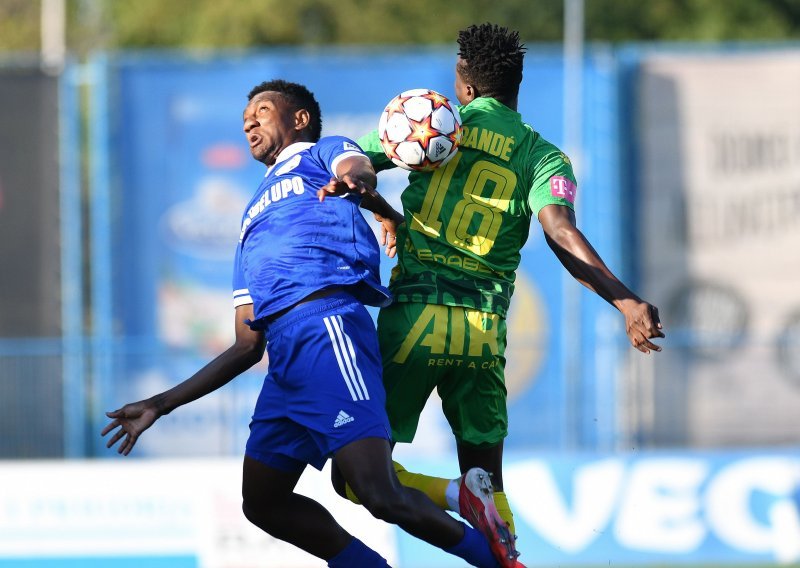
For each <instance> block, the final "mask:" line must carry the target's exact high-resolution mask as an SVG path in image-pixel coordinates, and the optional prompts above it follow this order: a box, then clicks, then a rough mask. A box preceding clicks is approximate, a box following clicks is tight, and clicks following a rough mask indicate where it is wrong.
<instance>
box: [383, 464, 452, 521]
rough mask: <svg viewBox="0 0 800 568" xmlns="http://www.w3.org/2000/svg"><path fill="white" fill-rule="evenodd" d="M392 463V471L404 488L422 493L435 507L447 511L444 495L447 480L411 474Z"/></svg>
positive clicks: (448, 481)
mask: <svg viewBox="0 0 800 568" xmlns="http://www.w3.org/2000/svg"><path fill="white" fill-rule="evenodd" d="M393 463H394V470H395V471H396V472H397V479H399V480H400V483H402V484H403V485H404V486H406V487H411V488H412V489H417V490H419V491H422V492H423V493H424V494H425V495H427V496H428V497H429V498H430V500H431V501H433V502H434V503H436V505H438V506H439V507H440V508H442V509H445V510H447V499H445V496H444V494H445V491H446V490H447V485H448V484H449V483H450V480H449V479H444V478H443V477H432V476H430V475H423V474H422V473H412V472H410V471H406V468H404V467H403V466H402V465H400V464H399V463H397V462H393Z"/></svg>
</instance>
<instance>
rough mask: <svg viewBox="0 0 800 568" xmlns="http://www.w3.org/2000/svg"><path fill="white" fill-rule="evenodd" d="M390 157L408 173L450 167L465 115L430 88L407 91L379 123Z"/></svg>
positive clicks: (384, 113)
mask: <svg viewBox="0 0 800 568" xmlns="http://www.w3.org/2000/svg"><path fill="white" fill-rule="evenodd" d="M378 136H379V137H380V140H381V146H383V151H384V152H385V153H386V156H388V157H389V159H391V160H392V162H394V163H395V164H396V165H398V166H400V167H401V168H405V169H407V170H414V171H426V170H432V169H434V168H438V167H439V166H441V165H443V164H446V163H447V162H448V161H449V160H450V159H451V158H452V157H453V156H454V155H455V154H456V152H457V151H458V143H459V141H460V140H461V115H459V114H458V109H457V108H456V106H455V105H454V104H453V103H451V102H450V100H449V99H448V98H447V97H445V96H444V95H441V94H439V93H437V92H436V91H431V90H430V89H412V90H410V91H403V92H402V93H400V94H399V95H397V96H396V97H395V98H393V99H392V100H391V101H389V104H388V105H386V108H385V109H384V111H383V114H381V119H380V121H379V122H378Z"/></svg>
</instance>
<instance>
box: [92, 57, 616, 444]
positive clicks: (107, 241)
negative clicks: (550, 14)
mask: <svg viewBox="0 0 800 568" xmlns="http://www.w3.org/2000/svg"><path fill="white" fill-rule="evenodd" d="M454 58H455V55H454V53H450V52H442V51H436V50H407V51H403V50H401V51H378V52H376V53H371V54H366V53H363V52H352V51H347V50H339V51H337V50H330V51H326V52H325V53H322V52H319V53H315V52H311V53H305V52H301V51H287V52H282V51H276V52H272V53H267V54H249V55H247V56H237V57H224V56H220V57H217V58H209V59H203V60H198V59H192V58H189V57H188V56H174V57H170V56H166V55H163V54H162V55H157V56H156V55H141V56H137V55H124V56H122V55H118V56H114V57H111V58H104V57H98V58H97V59H96V60H95V61H94V62H93V63H92V64H91V68H92V70H93V72H92V76H93V77H94V81H95V84H94V92H95V93H96V94H95V96H93V98H92V100H93V105H92V109H91V117H92V118H91V120H90V123H91V124H92V127H93V129H94V132H95V134H94V135H93V136H92V141H93V147H92V156H93V159H94V161H95V163H97V164H100V166H101V167H98V168H95V169H94V170H93V175H92V179H91V180H90V183H91V186H92V203H91V210H92V218H93V219H94V223H93V229H92V233H93V250H92V258H91V262H90V266H91V267H92V271H93V274H94V275H95V276H94V278H93V286H92V293H93V298H92V306H93V321H94V322H96V325H95V326H94V328H93V329H94V333H95V337H94V340H93V345H94V346H95V349H96V351H95V357H94V363H93V372H94V376H95V377H96V380H95V382H94V386H95V392H94V394H93V397H92V398H93V400H95V401H97V403H98V406H97V412H96V414H95V415H94V416H93V417H92V418H93V420H94V421H95V422H94V423H93V427H92V429H93V431H94V432H96V431H97V430H98V428H99V426H100V423H101V422H102V420H103V417H102V414H101V412H100V411H101V410H107V409H112V408H116V407H118V406H120V405H121V404H123V403H125V402H128V401H131V400H138V399H140V398H144V397H148V396H151V395H153V394H155V393H156V392H159V391H161V390H164V389H166V388H169V387H170V386H172V385H174V384H176V383H177V382H179V381H181V380H183V379H185V378H187V377H189V376H190V375H191V374H192V373H194V372H195V371H196V370H197V369H199V368H200V367H201V366H202V365H204V364H205V363H206V362H207V361H209V360H210V359H211V358H213V357H215V356H216V355H217V354H218V353H220V352H221V351H222V350H224V349H226V348H227V347H228V346H229V345H230V342H231V341H232V339H233V322H234V312H233V308H232V306H233V304H232V301H231V288H230V281H231V267H232V258H233V253H234V249H235V245H236V242H237V237H238V232H239V224H240V219H241V214H242V209H243V207H244V206H245V204H246V203H247V201H248V199H249V197H250V195H251V192H252V191H254V190H255V188H256V187H257V185H258V183H259V180H260V178H261V177H262V176H263V172H264V169H263V166H261V165H260V164H259V163H257V162H255V161H254V160H253V159H252V158H251V156H250V154H249V151H248V147H247V144H246V141H245V138H244V135H243V133H242V118H241V117H242V111H243V109H244V106H245V104H246V101H247V98H246V95H247V93H248V92H249V91H250V89H251V88H252V87H253V86H254V85H256V84H258V83H260V82H261V81H264V80H268V79H273V78H283V79H287V80H292V81H297V82H301V83H304V84H306V85H307V86H308V87H309V88H310V89H311V90H312V91H313V92H314V93H315V95H316V96H317V98H318V100H319V102H320V105H321V107H322V115H323V134H334V133H335V134H342V135H345V136H350V137H352V138H357V137H359V136H361V135H362V134H365V133H367V132H368V131H370V130H372V129H374V128H376V127H377V123H378V118H379V116H380V114H381V112H382V110H383V108H384V106H385V105H386V103H387V102H388V101H389V100H390V99H391V98H392V97H393V96H395V95H396V94H397V93H399V92H401V91H403V90H407V89H409V88H414V87H426V88H432V89H436V90H438V91H440V92H442V93H444V94H446V95H449V96H451V97H453V93H452V90H453V89H452V85H453V82H454V75H453V73H454V61H455V59H454ZM614 72H615V71H614V68H613V66H610V65H609V64H608V60H606V59H601V60H599V61H595V60H593V59H591V60H590V61H589V62H588V63H587V67H586V74H587V77H588V81H587V82H586V83H588V85H587V88H588V89H591V92H592V93H593V97H594V99H593V100H594V102H595V104H596V105H601V106H602V105H606V108H605V109H604V110H605V111H606V112H602V113H594V112H589V111H587V118H586V121H585V123H586V126H585V128H586V129H587V131H588V132H589V134H591V135H590V136H587V139H589V140H591V141H593V142H592V143H593V144H595V143H596V144H598V146H599V145H601V143H602V148H598V150H597V152H592V155H594V156H598V159H597V163H595V164H594V165H593V167H592V168H589V167H586V168H584V170H585V173H584V174H580V177H579V179H580V180H581V181H580V183H581V184H585V185H586V187H587V188H591V189H587V191H586V197H585V205H584V206H583V207H584V211H585V214H583V217H582V226H583V227H584V230H585V231H586V232H587V234H590V235H592V237H593V242H594V244H595V246H596V247H597V248H598V249H600V250H601V252H603V253H604V254H605V255H606V257H607V260H608V261H609V263H611V264H612V265H614V264H617V263H616V262H615V260H616V254H617V248H618V243H617V239H618V231H617V230H616V229H615V227H617V226H618V224H619V219H618V218H617V215H618V212H617V211H616V210H615V209H614V206H613V205H612V204H614V203H617V202H618V200H617V199H615V198H614V195H615V192H616V191H618V188H617V186H615V185H614V184H613V183H612V179H613V175H614V174H613V172H614V171H615V170H616V168H615V162H614V156H613V155H608V151H607V147H608V144H607V140H606V138H604V137H603V136H602V135H601V133H608V132H609V131H610V129H613V124H614V122H615V118H616V116H615V115H614V113H613V112H612V107H613V105H612V101H613V100H614V97H613V93H614V89H615V88H616V83H615V81H614V79H615V75H614ZM561 73H562V70H561V59H560V55H552V54H538V53H531V54H530V57H528V58H527V67H526V76H528V75H527V74H530V76H531V77H533V78H534V79H533V81H536V82H542V83H544V84H547V85H550V86H556V87H554V88H552V89H551V88H548V89H545V90H541V89H534V88H529V89H523V95H522V97H521V100H520V111H521V113H522V115H523V116H524V117H525V118H526V119H527V120H528V121H529V122H531V123H532V124H533V125H534V127H535V128H536V129H537V130H539V131H540V132H541V133H542V134H543V135H544V136H545V137H547V138H548V139H550V140H552V141H553V142H555V143H560V140H559V137H560V134H561V105H562V103H561V98H562V97H561V95H560V92H559V89H560V87H559V86H560V85H561V84H562V80H561ZM117 109H125V112H117ZM604 149H605V150H604ZM404 180H405V174H404V173H403V172H402V171H394V172H390V173H385V174H381V175H380V178H379V184H380V187H379V189H380V191H381V192H382V193H383V194H384V195H386V196H387V198H388V199H389V200H390V201H391V202H393V203H395V204H396V206H398V207H399V195H400V192H401V191H402V189H403V188H404ZM370 219H371V216H370ZM376 230H377V226H376ZM392 265H393V261H390V260H389V259H387V258H385V257H384V265H383V266H382V272H383V279H384V281H388V276H389V271H390V269H391V267H392ZM565 279H569V283H568V284H567V285H565ZM583 295H586V292H585V291H583V290H582V289H581V287H580V286H579V285H578V284H576V283H574V282H572V280H571V277H569V276H568V275H567V274H566V272H565V271H564V269H563V268H561V266H560V264H559V263H558V262H557V260H556V259H555V257H554V255H553V254H552V252H551V251H550V249H549V248H548V247H547V245H546V244H545V242H544V239H543V238H542V236H541V230H540V228H539V226H538V223H537V222H536V220H533V225H532V228H531V237H530V240H529V242H528V243H527V245H526V248H525V250H524V252H523V262H522V266H521V268H520V270H519V277H518V281H517V289H516V292H515V295H514V298H513V301H512V312H511V315H510V316H509V321H508V329H509V348H508V350H507V358H508V361H509V363H508V366H507V373H508V384H509V393H510V400H511V408H510V414H511V417H510V419H511V424H512V434H511V437H510V438H509V441H508V447H511V448H513V447H540V448H558V447H564V446H565V445H569V446H571V447H588V448H595V447H597V445H598V444H601V445H602V444H605V445H606V446H610V445H612V444H613V440H614V436H615V435H616V433H617V432H616V425H617V424H616V417H615V412H616V405H615V400H614V396H615V385H616V381H617V378H618V373H619V367H620V357H619V355H618V354H617V352H616V351H615V347H614V346H615V345H617V344H618V343H619V341H620V340H621V339H623V340H624V331H623V329H622V325H621V324H622V322H621V320H619V321H618V319H617V318H618V316H617V315H616V312H615V311H614V310H613V309H612V308H610V307H608V306H607V305H605V304H604V303H603V302H602V301H599V300H598V301H596V302H594V301H588V302H586V305H585V306H584V308H583V313H582V315H583V317H584V318H585V320H586V322H588V323H589V325H588V327H587V328H586V329H585V330H584V332H583V336H581V331H580V329H583V328H580V327H579V326H580V323H581V322H580V321H577V320H576V321H572V322H571V323H570V325H569V326H566V327H565V324H564V322H563V320H564V312H565V303H564V301H565V298H566V297H568V296H571V297H573V298H581V297H583ZM598 314H602V317H598ZM566 333H569V335H571V336H572V337H568V336H566V335H565V334H566ZM265 373H266V361H265V362H264V363H262V364H261V365H259V366H258V367H257V368H256V369H254V370H252V371H250V372H249V373H247V374H246V375H245V376H244V377H241V378H240V379H238V380H236V381H234V382H233V383H232V384H231V385H229V386H227V387H226V388H225V389H224V390H223V391H222V392H220V393H218V394H215V395H214V396H212V397H207V398H206V399H204V400H202V401H199V402H196V403H194V404H192V405H189V406H188V407H186V408H182V409H181V410H180V411H179V412H175V413H173V414H172V415H170V416H169V417H166V418H164V419H163V423H164V424H163V426H161V431H160V433H159V435H157V436H151V437H146V440H144V441H143V444H142V453H143V454H145V455H150V456H174V455H220V454H223V455H224V454H237V453H239V452H240V451H241V450H242V448H243V446H244V440H245V439H246V436H247V433H248V431H247V424H248V422H249V418H250V414H251V412H252V407H253V405H254V403H255V400H256V397H257V393H258V390H259V389H260V387H261V380H262V378H263V376H264V374H265ZM565 375H569V376H570V377H571V380H570V381H565V380H564V377H565ZM436 404H437V401H436V400H433V401H432V408H431V410H430V411H429V412H426V419H425V420H424V421H423V426H422V429H421V431H420V433H419V435H418V439H419V440H420V444H419V445H418V446H417V449H418V451H421V452H430V453H433V454H440V453H441V452H443V451H450V450H451V449H452V441H451V438H452V436H451V434H450V432H449V427H448V426H447V425H446V423H445V422H444V419H443V417H442V413H441V410H438V409H436ZM96 440H97V448H96V452H97V453H98V454H100V453H102V454H106V452H105V450H104V449H103V448H102V447H101V441H100V440H99V438H97V439H96Z"/></svg>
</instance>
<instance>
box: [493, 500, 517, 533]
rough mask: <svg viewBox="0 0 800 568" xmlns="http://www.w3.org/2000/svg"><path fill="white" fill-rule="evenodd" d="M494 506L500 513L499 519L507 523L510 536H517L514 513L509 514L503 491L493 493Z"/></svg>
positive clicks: (509, 509) (509, 510) (509, 508)
mask: <svg viewBox="0 0 800 568" xmlns="http://www.w3.org/2000/svg"><path fill="white" fill-rule="evenodd" d="M494 506H495V507H496V508H497V512H498V513H500V517H501V518H502V519H503V520H504V521H505V522H507V523H508V528H509V530H510V531H511V534H517V531H516V529H515V528H514V513H512V512H511V507H510V506H509V504H508V497H506V494H505V493H504V492H503V491H495V492H494Z"/></svg>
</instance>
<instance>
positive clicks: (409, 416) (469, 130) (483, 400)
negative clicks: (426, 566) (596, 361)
mask: <svg viewBox="0 0 800 568" xmlns="http://www.w3.org/2000/svg"><path fill="white" fill-rule="evenodd" d="M458 46H459V52H458V60H457V63H456V83H455V89H456V95H457V97H458V100H459V102H460V103H461V105H462V106H460V107H459V111H460V113H461V117H462V121H463V133H462V138H461V144H460V147H459V151H458V153H457V154H456V155H455V156H454V157H453V158H452V159H451V160H450V162H448V163H447V164H446V165H444V166H442V167H440V168H438V169H436V170H434V171H431V172H412V173H411V174H410V175H409V178H408V186H407V188H406V189H405V190H404V191H403V194H402V198H401V199H402V204H403V219H394V220H393V219H379V220H380V221H381V222H382V226H383V232H384V244H386V245H387V253H389V254H390V256H393V255H394V254H395V253H396V254H397V257H398V262H397V266H396V267H395V268H394V270H393V272H392V277H391V281H390V286H389V287H390V289H391V291H392V293H393V294H394V297H395V301H394V303H393V304H392V305H391V306H389V307H386V308H382V309H381V311H380V313H379V316H378V334H379V339H380V348H381V355H382V357H383V372H384V377H383V380H384V385H385V387H386V394H387V410H388V414H389V421H390V423H391V425H392V430H393V439H394V441H395V442H411V441H412V440H413V438H414V434H415V432H416V429H417V425H418V422H419V417H420V413H421V412H422V410H423V408H424V406H425V403H426V401H427V400H428V398H429V396H430V394H431V393H432V391H433V389H434V388H435V389H437V391H438V393H439V396H440V397H441V399H442V409H443V411H444V413H445V416H446V418H447V420H448V422H449V424H450V426H451V428H452V431H453V434H454V436H455V438H456V442H457V452H458V460H459V466H460V469H461V472H462V473H464V472H467V471H468V470H469V469H470V468H472V467H481V468H483V469H485V470H486V471H488V472H490V473H491V474H492V479H491V482H488V480H480V483H485V484H488V487H486V488H485V491H484V493H485V494H486V495H488V497H489V499H488V500H487V501H485V502H484V503H483V504H484V505H485V509H486V510H481V511H478V512H477V513H478V514H477V516H478V521H477V522H478V524H481V525H483V526H480V527H476V528H480V529H481V530H482V531H483V532H484V533H485V534H487V536H488V537H490V540H493V541H494V545H495V546H496V547H501V548H502V547H505V549H506V552H507V556H508V557H509V559H511V558H512V557H513V558H515V557H516V554H517V553H516V550H515V547H514V537H513V534H514V520H513V515H512V513H511V510H510V508H509V505H508V500H507V498H506V495H505V493H504V492H503V470H502V456H503V440H504V438H505V437H506V435H507V433H508V416H507V411H506V387H505V378H504V366H505V356H504V352H505V347H506V321H505V318H506V314H507V312H508V308H509V301H510V299H511V295H512V293H513V291H514V279H515V271H516V269H517V268H518V266H519V262H520V249H521V248H522V246H523V245H524V244H525V241H526V240H527V238H528V232H529V229H530V223H531V219H538V221H539V223H540V224H541V226H542V229H543V231H544V236H545V239H546V241H547V243H548V245H549V246H550V247H551V249H552V250H553V252H554V253H555V255H556V256H557V257H558V259H559V261H561V263H562V264H563V266H564V267H565V268H566V269H567V270H568V271H569V272H570V274H572V276H573V277H575V278H576V279H577V280H578V281H579V282H581V283H582V284H583V285H585V286H586V287H588V288H589V289H590V290H592V291H594V292H595V293H597V294H599V295H600V296H601V297H602V298H604V299H605V300H606V301H608V302H609V303H610V304H612V305H613V306H614V307H616V308H617V309H618V310H619V311H620V312H621V313H622V315H623V317H624V318H625V324H626V330H627V334H628V337H629V339H630V342H631V344H632V345H633V346H634V347H635V348H636V349H638V350H639V351H642V352H644V353H649V352H650V351H651V350H652V351H660V350H661V348H660V347H659V346H657V345H656V344H654V343H653V342H652V341H651V340H652V339H653V338H656V337H664V334H663V332H662V331H661V323H660V321H659V318H658V310H657V309H656V307H655V306H653V305H651V304H649V303H647V302H645V301H643V300H641V299H640V298H639V297H637V296H636V295H635V294H634V293H633V292H631V291H630V290H629V289H628V288H627V287H626V286H625V285H624V284H623V283H622V282H620V281H619V280H618V279H617V278H616V277H615V276H614V275H613V274H612V272H611V271H610V270H609V269H608V268H607V267H606V265H605V264H604V262H603V261H602V259H601V258H600V257H599V256H598V254H597V252H596V251H595V250H594V249H593V247H592V246H591V244H590V243H589V242H588V241H587V240H586V238H585V237H584V235H583V234H582V233H581V232H580V231H579V230H578V229H577V227H576V224H575V213H574V202H575V195H576V189H577V183H576V180H575V176H574V174H573V171H572V166H571V164H570V161H569V159H568V158H567V156H565V155H564V153H563V152H561V151H560V150H559V149H558V148H557V147H556V146H554V145H553V144H551V143H550V142H548V141H546V140H545V139H543V138H542V137H541V136H540V135H539V134H538V133H537V132H536V131H535V130H533V129H532V128H531V127H530V126H529V125H528V124H525V123H524V122H523V120H522V117H521V116H520V114H519V113H517V111H516V108H517V98H518V93H519V86H520V83H521V81H522V67H523V57H524V52H525V48H524V46H523V45H521V44H520V41H519V34H518V33H517V32H513V31H510V30H508V29H506V28H503V27H499V26H496V25H492V24H482V25H478V26H470V27H469V28H467V29H465V30H462V31H461V32H459V36H458ZM358 143H359V145H360V146H361V148H363V150H364V152H365V153H366V154H367V156H369V158H370V160H371V161H372V163H373V165H374V166H375V169H376V171H380V170H383V169H387V168H390V167H393V166H394V164H392V162H391V161H390V160H389V159H388V158H387V157H386V155H385V154H384V152H383V149H382V148H381V144H380V141H379V139H378V136H377V132H372V133H370V134H368V135H366V136H364V137H363V138H361V139H360V140H358ZM398 221H399V222H398ZM395 235H396V236H395ZM395 239H396V240H395ZM432 358H433V359H444V360H446V362H447V365H444V366H431V365H430V364H429V362H430V360H431V359H432ZM396 468H397V470H398V477H399V479H400V481H401V483H403V484H404V485H408V486H412V487H415V488H417V489H420V490H422V491H423V492H425V493H426V494H428V495H429V496H430V497H431V498H432V499H433V500H434V501H435V502H436V503H438V504H439V505H440V506H442V507H444V508H447V509H450V510H454V511H456V512H460V513H461V514H462V516H465V517H466V518H467V519H468V520H470V522H472V523H473V524H475V522H474V521H475V517H476V512H475V511H468V512H465V511H463V510H460V509H463V508H464V503H459V502H458V487H459V484H460V483H465V482H468V481H472V482H477V481H476V480H466V479H464V476H462V478H460V479H457V480H447V479H441V478H434V477H429V476H425V475H422V474H417V473H411V472H408V471H406V470H405V469H404V468H402V466H400V465H399V464H396ZM334 485H335V486H336V487H337V490H339V491H340V493H342V494H344V491H345V489H344V487H343V485H342V484H341V483H340V482H339V481H338V480H337V478H336V476H335V475H334ZM492 485H493V488H492ZM348 489H349V488H348ZM492 489H493V490H494V491H493V497H494V499H493V503H492V500H491V497H492ZM347 493H348V496H349V497H350V496H351V494H350V492H349V491H348V492H347ZM495 506H496V510H495V509H494V507H495ZM479 508H480V506H479ZM465 513H466V514H465ZM498 513H499V517H501V518H502V519H503V521H505V522H503V521H499V522H496V521H497V520H498V519H497V514H498ZM506 524H507V526H505V525H506ZM514 562H515V560H511V562H510V563H509V565H511V566H513V565H514Z"/></svg>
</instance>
